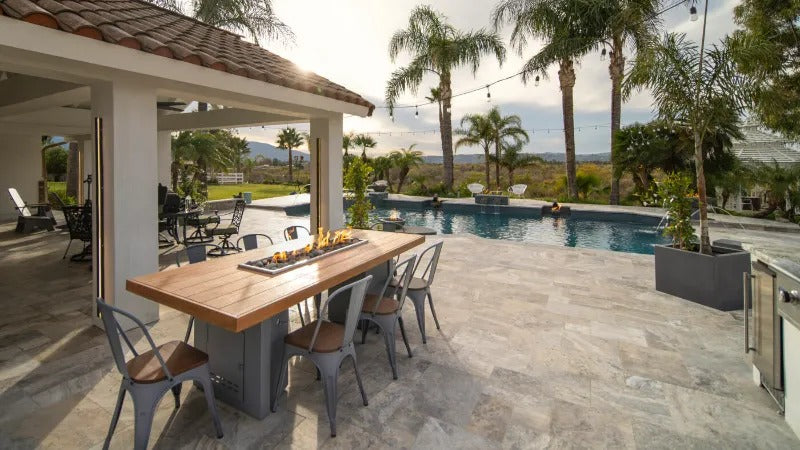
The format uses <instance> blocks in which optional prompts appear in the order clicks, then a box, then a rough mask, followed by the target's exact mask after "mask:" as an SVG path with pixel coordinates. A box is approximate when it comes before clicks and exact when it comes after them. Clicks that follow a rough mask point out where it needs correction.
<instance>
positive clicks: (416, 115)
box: [414, 105, 419, 119]
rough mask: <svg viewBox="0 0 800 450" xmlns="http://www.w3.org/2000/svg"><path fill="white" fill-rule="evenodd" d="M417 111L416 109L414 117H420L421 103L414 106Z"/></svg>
mask: <svg viewBox="0 0 800 450" xmlns="http://www.w3.org/2000/svg"><path fill="white" fill-rule="evenodd" d="M414 108H415V109H416V111H414V118H415V119H419V105H417V106H415V107H414Z"/></svg>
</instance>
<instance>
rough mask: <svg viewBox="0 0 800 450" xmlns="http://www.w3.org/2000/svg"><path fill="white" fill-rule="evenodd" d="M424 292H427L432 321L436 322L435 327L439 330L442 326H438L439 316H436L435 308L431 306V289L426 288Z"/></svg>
mask: <svg viewBox="0 0 800 450" xmlns="http://www.w3.org/2000/svg"><path fill="white" fill-rule="evenodd" d="M425 292H426V293H427V294H428V304H429V305H431V314H433V321H434V322H436V329H437V330H441V329H442V328H441V327H440V326H439V318H438V317H436V308H434V307H433V295H431V290H430V289H426V290H425Z"/></svg>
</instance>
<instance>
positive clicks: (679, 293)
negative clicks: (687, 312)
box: [655, 173, 750, 311]
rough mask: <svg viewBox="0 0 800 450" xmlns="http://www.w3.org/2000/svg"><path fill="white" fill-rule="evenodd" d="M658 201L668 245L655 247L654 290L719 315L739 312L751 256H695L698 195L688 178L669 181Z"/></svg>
mask: <svg viewBox="0 0 800 450" xmlns="http://www.w3.org/2000/svg"><path fill="white" fill-rule="evenodd" d="M657 197H658V200H659V201H660V202H661V204H662V205H663V206H664V208H666V210H667V215H668V217H669V223H668V225H667V226H666V227H665V228H664V234H665V235H667V236H670V237H671V238H672V244H671V245H656V246H655V259H656V290H658V291H660V292H665V293H667V294H672V295H674V296H676V297H680V298H683V299H686V300H691V301H693V302H695V303H700V304H702V305H705V306H710V307H712V308H716V309H720V310H723V311H731V310H734V309H739V308H741V307H742V295H743V294H744V291H743V289H744V287H743V283H742V273H743V272H749V271H750V253H748V252H746V251H743V250H734V249H729V248H721V247H716V246H711V253H710V254H706V253H702V252H699V251H698V247H699V246H698V243H697V240H696V238H695V235H694V226H693V225H692V217H691V216H692V210H693V207H692V204H693V203H694V201H695V199H696V195H695V193H694V189H693V188H692V179H691V178H690V177H689V176H687V175H685V174H675V173H674V174H671V175H669V176H667V177H666V178H665V179H664V180H663V181H662V182H661V183H659V186H658V191H657Z"/></svg>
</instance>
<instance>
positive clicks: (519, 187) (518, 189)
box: [508, 184, 528, 197]
mask: <svg viewBox="0 0 800 450" xmlns="http://www.w3.org/2000/svg"><path fill="white" fill-rule="evenodd" d="M526 189H528V185H527V184H515V185H513V186H510V187H509V188H508V192H509V193H510V194H513V195H516V196H517V197H522V196H523V195H525V190H526Z"/></svg>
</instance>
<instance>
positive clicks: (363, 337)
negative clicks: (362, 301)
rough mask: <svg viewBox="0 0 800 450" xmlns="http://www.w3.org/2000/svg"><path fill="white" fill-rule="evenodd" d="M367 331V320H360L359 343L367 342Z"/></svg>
mask: <svg viewBox="0 0 800 450" xmlns="http://www.w3.org/2000/svg"><path fill="white" fill-rule="evenodd" d="M367 331H369V320H362V321H361V344H364V343H366V342H367Z"/></svg>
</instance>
